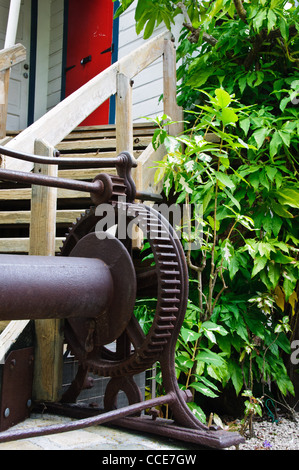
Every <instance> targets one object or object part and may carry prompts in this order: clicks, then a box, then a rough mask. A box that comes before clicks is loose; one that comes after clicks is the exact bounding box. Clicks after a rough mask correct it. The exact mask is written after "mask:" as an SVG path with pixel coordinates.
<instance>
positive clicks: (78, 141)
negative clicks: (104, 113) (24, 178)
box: [0, 123, 155, 254]
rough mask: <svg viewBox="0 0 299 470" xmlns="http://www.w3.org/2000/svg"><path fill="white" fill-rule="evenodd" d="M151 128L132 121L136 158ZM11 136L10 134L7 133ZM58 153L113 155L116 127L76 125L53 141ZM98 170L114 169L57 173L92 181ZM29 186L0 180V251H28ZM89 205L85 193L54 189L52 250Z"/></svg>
mask: <svg viewBox="0 0 299 470" xmlns="http://www.w3.org/2000/svg"><path fill="white" fill-rule="evenodd" d="M154 130H155V128H154V127H153V126H152V125H150V124H147V123H145V124H143V123H141V124H135V125H134V129H133V155H134V157H135V158H136V159H137V160H138V158H139V157H140V155H141V154H142V152H143V151H144V150H145V149H146V148H147V147H148V146H149V145H150V143H151V140H152V136H153V133H154ZM10 136H11V137H13V136H14V134H13V133H10ZM56 148H57V149H58V150H59V151H60V153H61V157H65V158H66V159H67V158H70V157H79V156H80V157H81V158H84V157H86V158H88V157H98V158H99V159H101V158H109V157H115V156H116V128H115V126H114V125H107V126H93V127H78V128H76V129H75V130H74V131H73V132H71V133H70V134H69V135H68V136H67V137H66V138H65V139H64V140H63V141H62V142H60V143H59V144H58V145H56ZM99 172H107V173H110V174H111V173H112V174H113V173H115V170H114V169H107V170H105V169H100V170H98V169H96V168H95V169H90V168H89V169H86V168H69V167H67V169H66V168H64V167H63V166H62V165H61V166H60V167H59V169H58V176H60V177H63V178H69V179H80V180H85V181H92V180H93V178H94V177H95V176H96V175H97V174H98V173H99ZM30 202H31V188H30V187H29V186H28V187H26V186H24V185H21V184H14V183H8V182H7V183H5V182H1V183H0V253H6V254H9V253H14V254H28V251H29V224H30ZM89 205H90V197H89V194H88V193H82V192H78V191H71V190H64V189H58V195H57V211H56V252H57V251H59V248H60V247H61V245H62V242H63V239H64V238H65V233H66V231H67V230H68V227H69V226H70V225H71V224H72V223H73V222H75V221H76V219H77V218H78V217H80V215H81V214H82V213H83V212H84V211H85V209H87V208H88V207H89Z"/></svg>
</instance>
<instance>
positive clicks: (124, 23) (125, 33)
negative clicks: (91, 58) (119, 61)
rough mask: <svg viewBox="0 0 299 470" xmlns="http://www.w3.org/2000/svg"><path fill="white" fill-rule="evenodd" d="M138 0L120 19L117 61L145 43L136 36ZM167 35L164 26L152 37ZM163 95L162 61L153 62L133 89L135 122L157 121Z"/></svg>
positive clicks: (176, 33) (176, 32)
mask: <svg viewBox="0 0 299 470" xmlns="http://www.w3.org/2000/svg"><path fill="white" fill-rule="evenodd" d="M136 5H137V2H136V0H135V1H134V2H133V3H132V5H131V6H130V7H129V8H128V10H126V11H125V12H124V13H123V14H122V15H121V16H120V18H119V46H118V57H119V58H121V57H124V56H126V55H127V54H129V53H130V52H131V51H133V50H134V49H136V47H138V46H140V45H142V43H143V42H144V39H143V36H142V33H141V34H139V35H137V34H136V29H135V19H134V16H135V10H136ZM181 24H182V21H181V18H180V17H177V21H176V24H175V25H174V27H173V31H172V33H173V35H174V38H175V39H177V38H178V36H179V32H180V29H181ZM163 31H166V27H165V26H164V25H163V24H161V25H160V26H159V27H158V28H157V29H156V30H155V31H154V33H153V36H156V35H158V34H160V33H161V32H163ZM162 94H163V60H162V58H160V59H158V60H157V61H156V62H154V63H153V64H152V65H151V66H150V67H148V68H147V69H146V70H143V71H142V72H141V73H140V74H139V75H138V76H136V77H135V79H134V85H133V121H134V122H142V121H144V120H145V117H156V116H157V115H158V114H161V113H162V112H163V104H162V102H161V101H160V100H159V98H160V97H161V95H162Z"/></svg>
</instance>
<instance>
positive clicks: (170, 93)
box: [163, 40, 184, 135]
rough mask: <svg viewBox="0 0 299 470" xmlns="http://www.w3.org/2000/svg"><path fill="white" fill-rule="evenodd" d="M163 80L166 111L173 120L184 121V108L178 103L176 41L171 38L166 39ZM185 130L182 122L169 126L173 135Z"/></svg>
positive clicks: (169, 130)
mask: <svg viewBox="0 0 299 470" xmlns="http://www.w3.org/2000/svg"><path fill="white" fill-rule="evenodd" d="M163 80H164V84H163V99H164V113H165V114H167V115H168V116H170V118H171V119H172V121H182V120H183V115H182V108H180V107H179V106H178V104H177V80H176V51H175V46H174V43H173V42H172V41H170V40H165V41H164V56H163ZM183 131H184V124H183V123H182V122H177V123H176V124H172V125H170V126H168V132H169V133H170V134H171V135H178V134H180V133H181V132H183Z"/></svg>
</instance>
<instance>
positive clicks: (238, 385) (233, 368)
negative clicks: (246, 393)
mask: <svg viewBox="0 0 299 470" xmlns="http://www.w3.org/2000/svg"><path fill="white" fill-rule="evenodd" d="M228 371H229V374H230V378H231V381H232V383H233V386H234V388H235V390H236V394H237V395H239V393H240V391H241V390H242V388H243V385H244V383H243V375H242V370H241V367H240V366H239V365H238V364H237V363H236V362H234V361H229V363H228Z"/></svg>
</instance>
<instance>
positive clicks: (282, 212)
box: [271, 201, 293, 219]
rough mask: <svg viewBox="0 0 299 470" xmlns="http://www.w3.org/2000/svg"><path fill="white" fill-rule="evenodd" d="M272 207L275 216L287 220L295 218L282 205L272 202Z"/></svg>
mask: <svg viewBox="0 0 299 470" xmlns="http://www.w3.org/2000/svg"><path fill="white" fill-rule="evenodd" d="M271 207H272V209H273V210H274V212H275V214H277V215H279V216H280V217H284V218H285V219H292V218H293V215H292V214H291V212H289V211H287V210H286V209H285V208H284V207H283V206H282V205H281V204H278V203H276V202H274V201H272V203H271Z"/></svg>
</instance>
